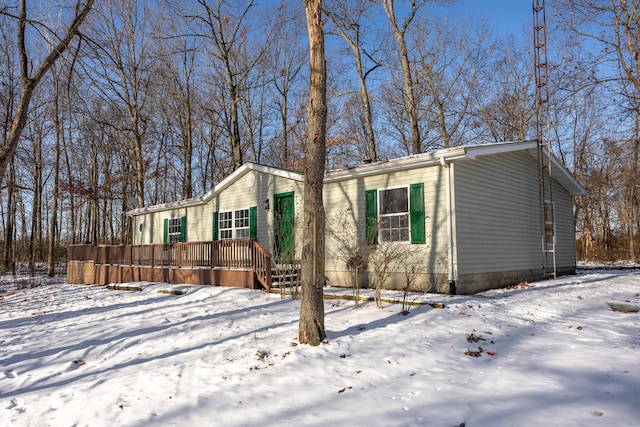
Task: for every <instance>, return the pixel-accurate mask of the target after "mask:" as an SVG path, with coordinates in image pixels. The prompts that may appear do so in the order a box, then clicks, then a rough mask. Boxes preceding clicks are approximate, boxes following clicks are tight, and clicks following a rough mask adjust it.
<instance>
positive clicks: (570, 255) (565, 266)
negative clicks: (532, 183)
mask: <svg viewBox="0 0 640 427" xmlns="http://www.w3.org/2000/svg"><path fill="white" fill-rule="evenodd" d="M552 173H553V171H552ZM553 204H554V210H555V216H556V269H557V272H558V274H575V272H576V231H575V230H576V225H575V220H574V216H573V200H572V198H571V195H570V194H569V193H568V192H567V190H565V189H564V187H562V186H561V185H560V184H558V183H557V182H556V181H554V185H553Z"/></svg>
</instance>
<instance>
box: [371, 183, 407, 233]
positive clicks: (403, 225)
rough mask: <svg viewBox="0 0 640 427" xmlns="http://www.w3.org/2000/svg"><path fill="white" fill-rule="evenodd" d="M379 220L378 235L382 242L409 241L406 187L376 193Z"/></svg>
mask: <svg viewBox="0 0 640 427" xmlns="http://www.w3.org/2000/svg"><path fill="white" fill-rule="evenodd" d="M378 200H379V210H378V211H379V212H380V218H379V222H378V233H379V236H380V241H382V242H408V241H409V189H408V188H407V187H401V188H392V189H389V190H380V191H379V192H378Z"/></svg>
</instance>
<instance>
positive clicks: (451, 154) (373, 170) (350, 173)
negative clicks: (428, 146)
mask: <svg viewBox="0 0 640 427" xmlns="http://www.w3.org/2000/svg"><path fill="white" fill-rule="evenodd" d="M535 146H536V142H535V141H526V142H502V143H491V144H483V145H473V146H466V147H452V148H445V149H443V150H438V151H436V152H435V153H423V154H416V155H413V156H407V157H401V158H399V159H393V160H387V161H382V162H376V163H371V164H367V165H360V166H356V167H354V168H351V169H339V170H333V171H329V172H327V173H326V174H325V178H324V180H325V182H333V181H342V180H345V179H351V178H356V177H365V176H371V175H379V174H384V173H390V172H397V171H402V170H405V169H411V168H416V167H423V166H431V165H436V164H439V163H441V162H442V161H444V162H447V163H448V162H454V161H459V160H474V159H475V158H476V157H477V156H484V155H489V154H498V153H506V152H509V151H518V150H526V149H530V148H533V147H535Z"/></svg>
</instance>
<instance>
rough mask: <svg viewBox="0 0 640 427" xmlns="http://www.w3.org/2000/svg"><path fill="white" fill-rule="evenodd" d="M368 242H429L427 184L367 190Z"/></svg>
mask: <svg viewBox="0 0 640 427" xmlns="http://www.w3.org/2000/svg"><path fill="white" fill-rule="evenodd" d="M365 214H366V236H367V243H369V244H370V245H375V244H377V243H378V241H381V242H408V241H411V243H416V244H424V243H426V235H425V215H424V184H423V183H418V184H411V185H409V186H408V187H398V188H389V189H384V190H366V191H365Z"/></svg>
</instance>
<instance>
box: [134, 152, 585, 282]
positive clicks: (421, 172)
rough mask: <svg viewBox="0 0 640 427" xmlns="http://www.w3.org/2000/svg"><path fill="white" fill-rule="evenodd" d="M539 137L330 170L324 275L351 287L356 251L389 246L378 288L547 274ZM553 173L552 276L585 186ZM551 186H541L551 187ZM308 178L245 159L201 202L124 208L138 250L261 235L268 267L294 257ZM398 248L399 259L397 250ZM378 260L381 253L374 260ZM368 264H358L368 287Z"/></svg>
mask: <svg viewBox="0 0 640 427" xmlns="http://www.w3.org/2000/svg"><path fill="white" fill-rule="evenodd" d="M538 153H539V150H538V144H537V142H535V141H528V142H506V143H495V144H485V145H476V146H466V147H455V148H449V149H444V150H440V151H437V152H435V153H425V154H419V155H413V156H408V157H403V158H398V159H394V160H389V161H381V162H376V163H369V164H363V165H361V166H357V167H353V168H349V169H343V170H332V171H328V172H327V173H326V174H325V180H324V206H325V213H326V230H325V231H326V235H327V238H326V244H327V246H326V276H327V281H328V284H329V285H331V286H350V285H351V282H350V280H351V279H350V278H351V275H350V273H351V270H350V269H349V267H348V265H349V264H350V263H351V265H353V263H354V259H356V258H352V255H356V253H358V254H361V255H363V256H364V257H365V258H366V257H367V255H366V254H369V253H372V251H371V249H372V248H381V247H386V248H387V249H388V253H390V254H393V253H395V254H396V257H395V258H393V259H392V258H390V259H391V261H392V262H390V265H391V267H390V269H391V270H392V274H391V275H390V277H389V280H388V281H387V282H386V285H385V287H387V288H392V289H402V288H404V287H405V286H406V277H408V276H407V274H406V273H407V272H412V274H413V276H412V280H411V287H412V288H415V289H421V290H428V291H432V292H442V293H448V292H457V293H465V294H469V293H474V292H479V291H482V290H486V289H490V288H496V287H501V286H505V285H508V284H512V283H518V282H521V281H533V280H537V279H541V278H544V277H545V274H546V273H547V269H548V265H546V261H545V256H548V253H545V250H547V249H548V248H546V247H545V244H544V228H545V225H544V224H543V223H544V220H543V219H541V217H544V215H541V212H542V208H541V206H542V203H541V200H540V199H541V197H542V196H541V191H540V179H539V175H540V172H539V171H540V168H539V164H538V159H537V157H538ZM543 155H544V156H545V159H546V162H547V163H550V165H551V167H552V171H553V173H552V178H551V182H552V185H551V193H550V194H552V208H553V213H554V221H553V227H554V237H555V246H554V272H557V274H573V273H575V269H576V254H575V226H574V219H573V205H572V196H579V195H584V194H585V189H584V188H583V187H582V186H581V185H580V184H579V183H578V182H577V180H576V179H575V178H574V177H573V175H572V174H571V172H570V171H569V170H568V169H567V168H566V167H564V166H563V165H562V164H561V163H560V162H559V161H558V159H557V158H555V157H554V156H551V158H550V159H549V158H548V155H547V154H546V153H545V154H543ZM547 191H548V190H547ZM302 196H303V175H302V174H301V173H298V172H293V171H289V170H284V169H279V168H275V167H270V166H263V165H259V164H253V163H246V164H244V165H243V166H242V167H240V168H239V169H237V170H236V171H235V172H233V173H232V174H231V175H230V176H228V177H227V178H226V179H224V180H223V181H222V182H220V183H219V184H218V185H216V186H215V188H213V189H212V190H211V191H209V192H207V193H206V194H204V195H203V196H201V197H197V198H192V199H188V200H184V201H180V202H175V203H168V204H162V205H156V206H149V207H142V208H138V209H134V210H132V211H130V212H129V214H130V215H131V216H132V217H133V221H134V227H135V228H134V241H133V244H134V245H141V244H159V243H160V244H169V243H175V242H196V241H210V240H214V241H215V240H226V239H243V238H251V239H257V241H259V242H260V244H261V245H262V246H263V247H265V248H267V249H268V250H270V251H271V254H272V257H273V259H274V260H275V262H290V261H291V260H295V259H299V258H300V249H299V248H300V245H299V243H300V240H301V232H300V231H301V230H300V227H299V224H300V223H301V220H302V203H303V200H302ZM394 251H395V252H394ZM378 254H379V253H378ZM374 258H375V257H373V256H369V258H368V261H365V262H362V263H361V264H362V265H363V266H366V267H367V268H366V269H365V271H364V274H363V281H364V283H365V284H366V283H367V281H368V279H369V278H371V277H372V275H373V274H374V273H373V271H374V270H375V262H379V260H378V261H375V259H374Z"/></svg>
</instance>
